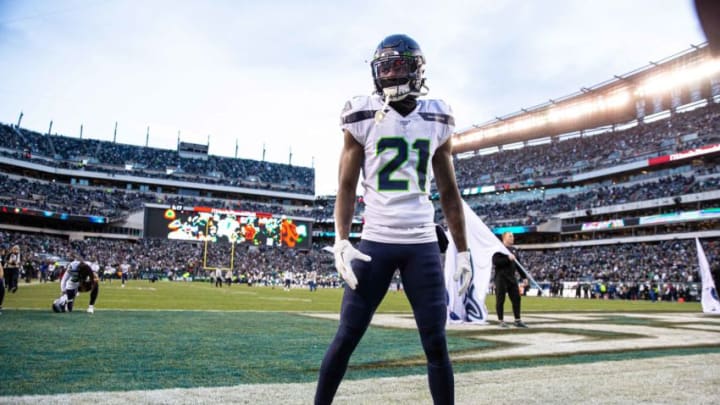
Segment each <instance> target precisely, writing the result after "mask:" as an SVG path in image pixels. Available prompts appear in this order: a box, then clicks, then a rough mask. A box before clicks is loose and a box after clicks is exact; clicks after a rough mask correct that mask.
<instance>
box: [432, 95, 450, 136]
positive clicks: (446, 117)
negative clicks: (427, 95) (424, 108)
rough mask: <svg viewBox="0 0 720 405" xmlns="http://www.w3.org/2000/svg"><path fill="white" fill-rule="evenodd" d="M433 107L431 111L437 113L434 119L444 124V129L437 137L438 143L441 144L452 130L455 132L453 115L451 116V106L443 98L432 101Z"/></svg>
mask: <svg viewBox="0 0 720 405" xmlns="http://www.w3.org/2000/svg"><path fill="white" fill-rule="evenodd" d="M433 107H434V108H433V110H434V111H433V113H435V114H437V116H436V121H438V122H441V123H443V124H444V125H443V127H444V130H443V131H442V133H441V134H440V137H439V139H438V141H439V143H438V145H442V144H444V143H445V142H447V140H448V139H450V137H451V136H452V134H453V132H455V117H454V116H453V112H452V108H450V106H449V105H448V104H447V103H445V102H444V101H443V100H436V102H435V103H433Z"/></svg>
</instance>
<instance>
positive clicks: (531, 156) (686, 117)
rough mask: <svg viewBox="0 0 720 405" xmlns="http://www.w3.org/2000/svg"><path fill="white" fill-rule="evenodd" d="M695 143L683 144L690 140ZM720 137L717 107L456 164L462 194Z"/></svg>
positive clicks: (689, 146) (670, 150) (562, 174)
mask: <svg viewBox="0 0 720 405" xmlns="http://www.w3.org/2000/svg"><path fill="white" fill-rule="evenodd" d="M693 133H695V134H697V136H698V138H697V139H687V140H685V139H683V136H685V135H688V134H693ZM718 133H720V105H718V104H714V105H710V106H708V107H704V108H699V109H697V110H693V111H690V112H686V113H678V114H675V115H674V116H673V117H671V118H668V119H664V120H659V121H655V122H652V123H649V124H644V125H639V126H635V127H633V128H630V129H626V130H623V131H614V132H612V131H610V132H605V133H600V134H597V135H593V136H578V137H575V138H570V139H566V140H563V141H559V140H557V139H553V141H552V142H550V143H545V144H541V145H535V146H526V147H523V148H520V149H509V150H502V151H499V152H497V153H492V154H488V155H482V156H473V157H471V158H466V159H458V160H456V162H455V170H456V173H457V179H458V185H459V186H460V188H465V187H475V186H480V185H489V184H496V183H510V182H516V181H524V180H527V179H538V178H543V177H565V176H570V175H572V174H575V173H579V172H587V171H590V170H596V169H600V168H603V167H609V166H615V165H618V164H622V163H629V162H633V161H635V160H638V159H645V158H647V157H649V156H654V155H658V154H670V153H675V152H678V151H680V150H686V149H692V148H695V147H698V146H701V145H702V144H704V143H705V141H704V139H705V137H707V136H708V135H717V134H718Z"/></svg>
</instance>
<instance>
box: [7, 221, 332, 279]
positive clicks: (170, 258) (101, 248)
mask: <svg viewBox="0 0 720 405" xmlns="http://www.w3.org/2000/svg"><path fill="white" fill-rule="evenodd" d="M14 245H19V246H20V247H21V249H22V251H23V257H24V258H25V260H27V261H30V262H31V264H32V267H33V268H35V269H39V268H40V267H41V265H42V264H43V262H45V263H48V264H55V263H56V262H58V263H65V262H67V261H70V260H72V259H74V258H79V259H83V260H87V261H92V262H97V263H98V264H99V265H100V268H101V269H102V272H103V273H105V272H106V271H107V270H108V269H111V271H110V273H112V274H114V273H115V271H116V270H117V269H119V268H120V265H121V264H123V263H127V264H129V265H130V267H131V273H132V274H131V276H132V278H135V279H147V280H150V279H152V278H166V277H167V278H170V279H174V280H181V279H183V276H184V275H185V276H186V277H187V275H189V277H190V278H191V279H198V278H200V279H205V278H207V277H208V276H209V271H206V270H205V269H204V267H213V268H214V267H221V268H224V267H230V263H231V257H232V262H233V276H234V277H235V278H236V279H238V280H245V281H246V282H250V283H259V284H268V285H270V284H272V283H273V281H276V280H278V279H280V278H281V277H282V276H283V274H284V273H285V272H286V271H290V272H292V273H293V274H294V280H295V282H296V283H298V284H302V283H303V280H305V278H306V276H307V274H308V273H309V272H311V271H315V272H317V274H318V275H319V276H320V279H321V280H320V281H319V282H320V284H321V285H338V276H337V274H336V273H335V267H334V266H333V257H332V255H331V254H329V253H327V252H325V251H323V250H321V249H320V248H319V247H315V248H313V249H311V250H307V251H305V250H296V249H287V248H278V247H275V248H271V247H265V246H248V245H247V244H242V243H241V244H237V245H235V248H234V249H231V246H230V244H222V243H212V244H208V249H207V255H206V254H205V244H204V243H197V242H187V241H178V240H168V239H150V238H148V239H139V240H125V239H100V238H89V239H85V240H74V241H70V240H68V239H67V238H64V237H60V236H52V235H44V234H30V233H21V232H11V231H0V248H3V247H4V248H7V247H8V246H14ZM233 250H234V253H233V254H231V251H233Z"/></svg>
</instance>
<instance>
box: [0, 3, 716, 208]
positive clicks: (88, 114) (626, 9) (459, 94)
mask: <svg viewBox="0 0 720 405" xmlns="http://www.w3.org/2000/svg"><path fill="white" fill-rule="evenodd" d="M394 33H406V34H408V35H410V36H411V37H413V38H415V39H416V40H417V41H418V43H419V44H420V46H421V47H422V49H423V51H424V53H425V55H426V59H427V70H426V76H427V77H428V84H429V86H430V94H429V96H428V97H434V98H442V99H444V100H446V101H447V102H448V103H449V104H450V105H451V106H452V107H453V110H454V112H455V118H456V123H457V125H458V129H463V128H467V127H469V126H470V125H472V124H476V123H483V122H486V121H488V120H490V119H492V118H493V117H495V116H501V115H505V114H508V113H512V112H515V111H518V110H519V109H520V108H522V107H530V106H534V105H537V104H540V103H543V102H545V101H547V100H548V99H550V98H558V97H561V96H564V95H567V94H569V93H573V92H575V91H577V90H579V89H580V87H589V86H592V85H594V84H597V83H600V82H603V81H605V80H608V79H611V78H612V77H613V75H616V74H623V73H627V72H629V71H631V70H634V69H636V68H639V67H642V66H645V65H647V64H648V62H649V61H655V60H659V59H662V58H665V57H667V56H671V55H673V54H675V53H677V52H680V51H682V50H685V49H687V48H689V47H690V44H699V43H702V42H704V37H703V35H702V31H701V30H700V28H699V25H698V23H697V19H696V17H695V12H694V10H693V8H692V1H691V0H631V1H628V0H605V1H601V0H595V1H589V0H587V1H583V0H543V1H540V0H537V1H535V0H532V1H531V0H525V1H521V0H474V1H453V0H446V1H437V0H435V1H424V0H415V1H374V0H365V1H349V2H344V1H338V0H334V1H329V0H315V1H312V2H310V1H289V0H288V1H274V0H266V1H243V0H228V1H220V0H210V1H199V0H198V1H182V0H167V1H166V0H147V1H141V0H104V1H103V0H92V1H91V0H63V1H56V0H44V1H38V0H0V121H2V122H5V123H15V122H17V118H18V115H19V113H20V111H23V112H24V117H23V122H22V124H23V127H25V128H29V129H32V130H36V131H40V132H46V131H47V129H48V124H49V122H50V120H53V121H54V124H53V132H57V133H59V134H63V135H68V136H79V132H80V125H81V124H83V125H84V134H83V136H84V137H86V138H95V139H103V140H112V137H113V127H114V124H115V121H117V122H118V135H117V141H118V142H121V143H129V144H135V145H144V144H145V133H146V128H147V127H148V126H149V127H150V141H149V143H150V146H154V147H164V148H171V149H174V148H175V146H176V140H177V136H178V131H180V132H181V134H180V136H181V139H182V140H183V141H187V142H195V143H206V142H207V137H208V135H210V153H211V154H214V155H222V156H234V154H235V141H236V139H237V140H238V142H239V145H240V148H239V152H238V157H241V158H250V159H257V160H260V159H261V158H262V151H263V144H265V147H266V149H267V154H266V160H269V161H272V162H282V163H287V162H288V158H289V152H290V150H291V149H292V163H293V164H295V165H302V166H310V165H311V164H313V159H314V165H315V168H316V193H317V194H319V195H326V194H334V192H335V190H336V176H337V163H338V153H339V150H340V147H341V140H342V136H341V132H340V129H339V114H340V110H341V109H342V107H343V104H344V102H345V100H347V99H348V98H350V97H351V96H354V95H359V94H369V93H370V92H371V89H372V81H371V74H370V67H369V65H368V64H367V62H366V61H367V60H369V59H370V57H371V56H372V53H373V51H374V49H375V47H376V46H377V44H378V43H379V42H380V40H381V39H382V38H383V37H385V36H387V35H389V34H394Z"/></svg>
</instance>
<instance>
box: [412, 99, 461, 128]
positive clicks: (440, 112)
mask: <svg viewBox="0 0 720 405" xmlns="http://www.w3.org/2000/svg"><path fill="white" fill-rule="evenodd" d="M422 103H423V104H422V108H421V109H420V111H419V112H418V114H419V115H420V116H421V117H422V118H423V119H424V120H425V121H437V122H440V123H443V124H445V125H450V126H455V118H453V115H452V109H451V108H450V106H449V105H447V104H446V103H445V102H444V101H443V100H423V101H422Z"/></svg>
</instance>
